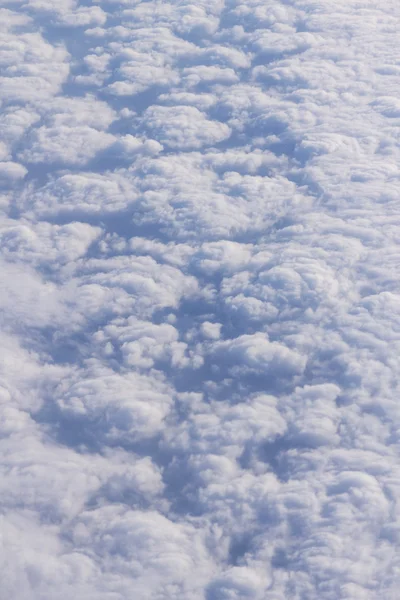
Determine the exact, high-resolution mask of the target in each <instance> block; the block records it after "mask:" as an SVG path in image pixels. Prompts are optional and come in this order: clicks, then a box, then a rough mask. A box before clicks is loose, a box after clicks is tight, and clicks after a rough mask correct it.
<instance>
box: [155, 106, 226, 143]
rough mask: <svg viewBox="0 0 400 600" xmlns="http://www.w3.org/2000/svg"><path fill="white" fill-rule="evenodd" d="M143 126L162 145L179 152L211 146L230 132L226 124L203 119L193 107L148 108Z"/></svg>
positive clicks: (201, 114) (200, 113)
mask: <svg viewBox="0 0 400 600" xmlns="http://www.w3.org/2000/svg"><path fill="white" fill-rule="evenodd" d="M144 123H145V126H146V128H148V129H149V131H150V132H152V133H153V135H154V137H155V138H158V140H159V141H160V142H161V143H162V144H166V145H167V146H169V147H170V148H176V149H180V150H186V149H197V148H202V147H203V146H211V145H214V144H217V143H218V142H221V141H222V140H224V139H226V138H228V137H229V136H230V133H231V132H230V129H229V127H228V126H227V125H225V124H224V123H219V122H217V121H210V120H208V119H206V118H205V116H204V114H203V113H202V112H200V111H199V110H198V109H197V108H195V107H194V106H176V107H167V106H153V107H150V108H148V109H147V110H146V113H145V120H144Z"/></svg>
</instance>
